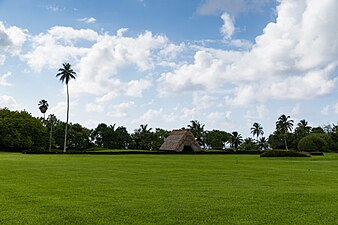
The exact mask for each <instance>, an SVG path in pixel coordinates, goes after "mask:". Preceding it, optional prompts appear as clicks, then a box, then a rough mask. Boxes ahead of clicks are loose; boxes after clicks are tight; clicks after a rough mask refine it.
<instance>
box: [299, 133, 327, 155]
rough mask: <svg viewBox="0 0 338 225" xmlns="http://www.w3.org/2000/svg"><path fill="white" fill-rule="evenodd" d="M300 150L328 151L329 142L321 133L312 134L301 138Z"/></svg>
mask: <svg viewBox="0 0 338 225" xmlns="http://www.w3.org/2000/svg"><path fill="white" fill-rule="evenodd" d="M298 150H299V151H302V152H325V151H328V143H327V141H326V140H325V139H324V138H323V137H322V136H321V134H310V135H307V136H305V137H303V138H302V139H300V141H299V143H298Z"/></svg>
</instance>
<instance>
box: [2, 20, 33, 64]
mask: <svg viewBox="0 0 338 225" xmlns="http://www.w3.org/2000/svg"><path fill="white" fill-rule="evenodd" d="M26 33H27V31H26V30H24V29H21V28H19V27H16V26H9V27H8V26H5V24H4V23H3V22H2V21H0V53H1V52H3V53H9V54H12V55H18V54H19V53H20V51H21V48H22V45H23V44H24V42H25V41H26V39H27V34H26ZM4 60H5V55H1V61H2V63H3V62H4Z"/></svg>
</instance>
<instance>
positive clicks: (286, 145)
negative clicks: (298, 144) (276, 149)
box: [284, 133, 288, 151]
mask: <svg viewBox="0 0 338 225" xmlns="http://www.w3.org/2000/svg"><path fill="white" fill-rule="evenodd" d="M284 143H285V148H286V151H287V150H288V144H287V143H286V133H285V134H284Z"/></svg>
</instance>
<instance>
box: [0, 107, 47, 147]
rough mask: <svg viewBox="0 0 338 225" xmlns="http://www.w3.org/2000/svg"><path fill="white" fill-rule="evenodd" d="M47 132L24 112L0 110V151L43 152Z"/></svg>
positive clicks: (37, 120) (40, 123) (38, 122)
mask: <svg viewBox="0 0 338 225" xmlns="http://www.w3.org/2000/svg"><path fill="white" fill-rule="evenodd" d="M47 146H48V130H47V128H46V127H44V126H43V124H42V122H41V121H40V120H39V119H37V118H34V117H32V116H31V115H30V114H29V113H28V112H26V111H21V112H18V111H10V110H8V109H0V149H1V150H8V151H23V150H39V151H42V150H45V149H46V148H47Z"/></svg>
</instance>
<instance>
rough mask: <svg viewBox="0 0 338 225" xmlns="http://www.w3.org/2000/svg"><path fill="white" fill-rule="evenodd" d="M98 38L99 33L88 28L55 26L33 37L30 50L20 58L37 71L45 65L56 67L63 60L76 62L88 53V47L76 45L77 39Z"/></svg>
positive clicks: (96, 39) (89, 39)
mask: <svg viewBox="0 0 338 225" xmlns="http://www.w3.org/2000/svg"><path fill="white" fill-rule="evenodd" d="M99 39H100V36H99V34H98V33H96V32H95V31H93V30H90V29H80V30H76V29H74V28H72V27H61V26H56V27H52V28H51V29H50V30H48V33H46V34H43V33H41V34H39V35H37V36H35V37H33V38H32V50H31V51H30V52H28V53H26V54H24V55H23V56H22V58H23V60H25V61H26V62H27V64H28V65H29V66H30V68H31V69H33V70H34V71H37V72H40V71H41V70H42V69H44V68H45V67H47V68H51V69H56V68H59V67H60V65H61V64H62V63H64V62H65V61H75V62H76V61H78V60H80V58H81V57H83V56H85V55H86V54H87V53H88V51H89V48H85V47H77V46H76V43H77V41H80V40H83V41H88V42H96V41H98V40H99Z"/></svg>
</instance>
